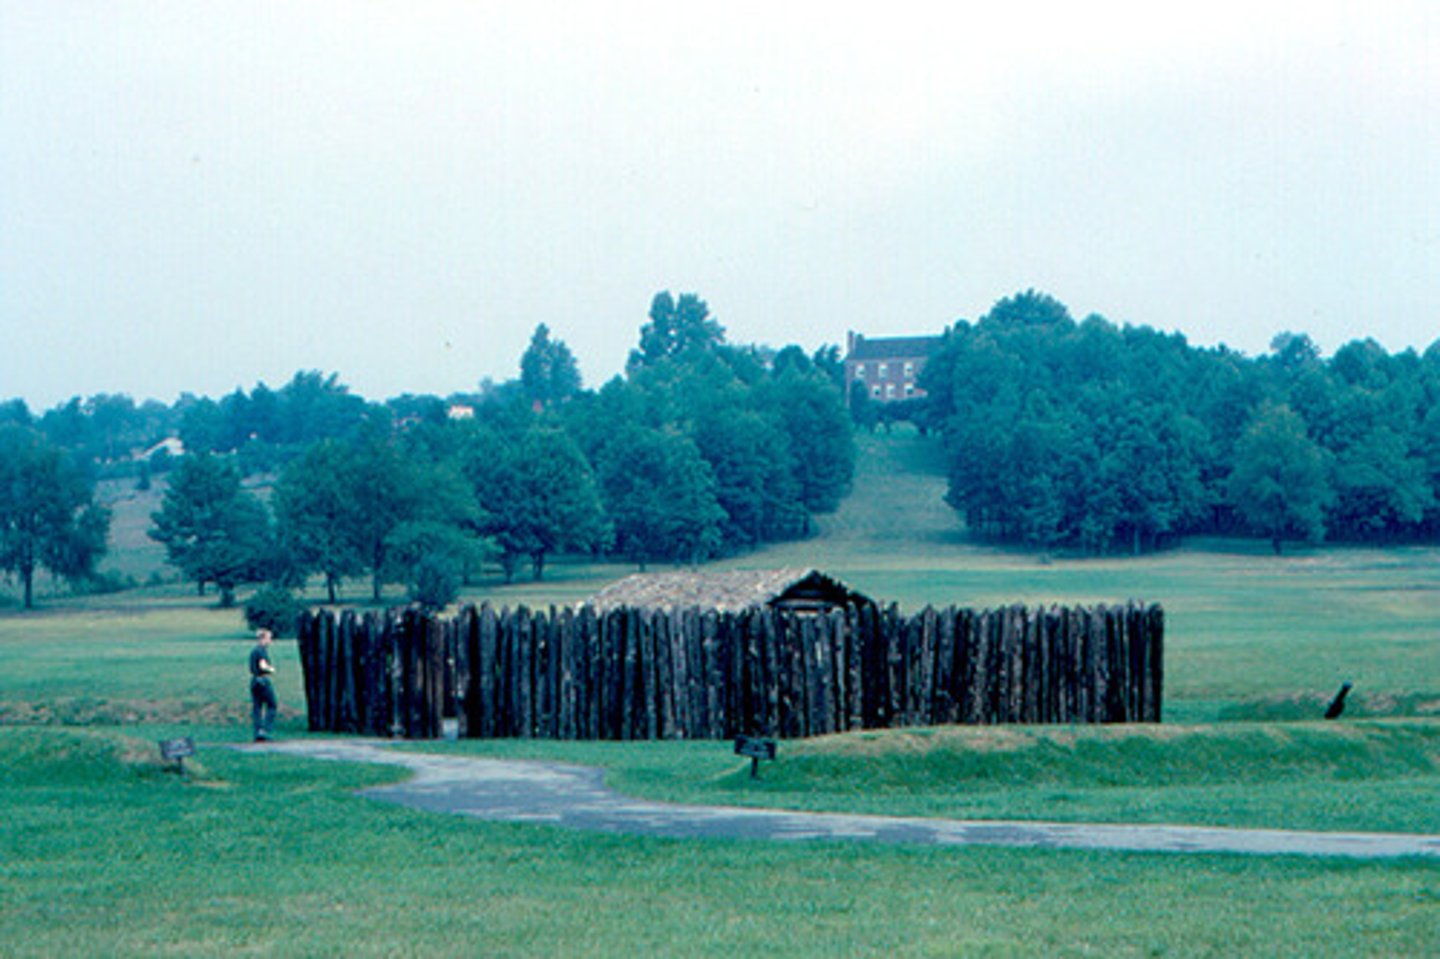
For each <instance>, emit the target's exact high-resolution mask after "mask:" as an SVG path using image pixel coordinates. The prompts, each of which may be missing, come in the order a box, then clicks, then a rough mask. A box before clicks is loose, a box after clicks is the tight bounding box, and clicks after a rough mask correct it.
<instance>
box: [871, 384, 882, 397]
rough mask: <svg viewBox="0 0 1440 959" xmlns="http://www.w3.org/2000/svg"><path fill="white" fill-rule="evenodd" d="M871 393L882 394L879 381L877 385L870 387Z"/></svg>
mask: <svg viewBox="0 0 1440 959" xmlns="http://www.w3.org/2000/svg"><path fill="white" fill-rule="evenodd" d="M870 395H871V396H876V397H878V396H879V395H880V386H879V384H878V383H877V384H876V385H875V386H872V387H870Z"/></svg>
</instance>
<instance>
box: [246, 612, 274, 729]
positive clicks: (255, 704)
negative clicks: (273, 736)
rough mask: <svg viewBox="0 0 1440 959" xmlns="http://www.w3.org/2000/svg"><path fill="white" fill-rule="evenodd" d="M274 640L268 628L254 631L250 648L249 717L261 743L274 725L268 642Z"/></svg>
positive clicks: (272, 668)
mask: <svg viewBox="0 0 1440 959" xmlns="http://www.w3.org/2000/svg"><path fill="white" fill-rule="evenodd" d="M274 641H275V637H274V635H273V634H272V633H271V632H270V630H268V629H261V630H258V631H256V633H255V648H254V649H252V650H250V706H251V710H250V717H251V720H252V723H253V725H254V727H255V741H256V742H257V743H262V742H265V741H267V740H269V738H270V732H271V730H272V729H274V727H275V710H276V708H277V707H278V705H279V704H278V702H277V701H276V699H275V686H274V684H273V683H272V682H271V680H270V677H271V676H273V675H274V674H275V664H274V662H273V661H272V660H271V659H270V644H271V643H272V642H274Z"/></svg>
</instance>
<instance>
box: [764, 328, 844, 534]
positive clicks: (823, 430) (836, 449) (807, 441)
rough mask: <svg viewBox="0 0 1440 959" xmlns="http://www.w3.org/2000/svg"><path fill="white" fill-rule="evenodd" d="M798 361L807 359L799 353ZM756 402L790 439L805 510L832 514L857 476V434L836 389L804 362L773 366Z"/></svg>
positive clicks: (793, 461)
mask: <svg viewBox="0 0 1440 959" xmlns="http://www.w3.org/2000/svg"><path fill="white" fill-rule="evenodd" d="M797 353H798V351H797ZM781 355H784V353H783V351H782V354H781ZM799 358H800V360H802V361H805V356H804V354H803V353H799ZM757 399H758V400H759V402H760V403H761V404H762V408H764V409H765V410H766V411H767V412H768V413H769V414H770V416H771V418H772V419H773V420H774V421H775V422H777V423H778V424H779V425H780V428H781V429H782V430H783V431H784V432H785V434H786V437H787V438H788V439H789V447H790V456H791V461H790V462H791V469H792V472H793V475H794V477H795V481H796V482H797V483H798V484H799V487H800V501H801V503H802V504H803V505H804V507H805V509H806V510H808V511H809V512H811V513H829V512H833V511H834V510H835V509H836V508H837V507H838V506H839V505H840V501H841V500H842V499H844V498H845V495H846V494H847V493H849V492H850V483H851V480H852V479H853V478H854V476H855V435H854V431H853V430H852V429H851V425H850V421H849V418H848V417H847V416H846V413H845V404H844V402H843V401H842V399H841V393H840V391H839V390H838V389H837V388H836V387H835V385H834V383H833V382H832V381H831V380H830V378H829V377H827V376H826V375H825V374H824V373H821V372H819V371H817V370H816V369H814V367H813V366H811V365H809V363H808V361H805V363H804V365H800V364H794V365H791V366H788V367H786V368H785V369H783V370H779V369H778V364H777V372H776V374H775V375H773V376H772V377H770V379H769V380H768V381H766V383H765V384H764V386H763V388H762V389H761V390H759V391H758V396H757Z"/></svg>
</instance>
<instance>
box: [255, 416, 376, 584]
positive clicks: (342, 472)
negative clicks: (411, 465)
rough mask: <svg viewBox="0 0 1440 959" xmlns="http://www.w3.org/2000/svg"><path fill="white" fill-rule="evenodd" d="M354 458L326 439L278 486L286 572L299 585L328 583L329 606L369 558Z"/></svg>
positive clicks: (345, 447) (345, 446)
mask: <svg viewBox="0 0 1440 959" xmlns="http://www.w3.org/2000/svg"><path fill="white" fill-rule="evenodd" d="M356 500H357V490H356V457H355V453H354V450H353V449H352V447H351V446H350V445H349V444H347V443H342V442H339V441H336V440H324V441H322V442H320V443H317V444H315V445H314V446H312V447H311V448H310V449H309V450H308V451H307V452H306V453H305V455H304V456H302V457H301V458H300V459H298V460H295V461H294V462H292V463H291V464H290V466H289V467H288V468H287V469H286V470H285V473H284V475H282V476H281V477H280V481H279V483H277V484H276V487H275V499H274V508H275V521H276V527H277V533H278V536H279V541H280V546H281V553H282V555H283V557H284V560H285V564H286V567H287V572H288V573H289V574H290V576H291V577H293V578H294V579H297V580H299V581H301V582H303V581H304V579H305V578H306V577H308V576H309V575H310V574H312V573H319V574H321V575H323V576H324V578H325V590H326V594H327V596H328V598H329V601H330V602H331V603H334V602H336V601H337V600H338V599H339V590H340V584H341V583H342V582H343V581H344V580H345V579H346V578H348V577H351V576H358V575H360V574H361V573H363V572H364V571H365V569H366V568H367V565H368V564H367V560H368V559H370V557H369V555H368V554H367V552H366V549H367V546H369V545H370V544H368V543H367V542H366V541H365V540H364V539H363V537H362V535H361V531H362V529H363V528H364V527H363V524H361V523H360V522H358V518H359V515H360V507H359V506H358V505H357V502H356Z"/></svg>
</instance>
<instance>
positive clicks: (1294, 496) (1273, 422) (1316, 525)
mask: <svg viewBox="0 0 1440 959" xmlns="http://www.w3.org/2000/svg"><path fill="white" fill-rule="evenodd" d="M1229 493H1230V498H1231V500H1232V501H1233V502H1234V504H1235V506H1236V508H1237V509H1238V510H1239V512H1240V515H1241V516H1243V517H1244V518H1245V520H1246V522H1248V523H1249V524H1250V526H1251V527H1252V528H1254V529H1255V530H1256V531H1257V532H1260V533H1263V534H1265V535H1267V536H1269V537H1270V542H1271V545H1272V546H1273V547H1274V550H1275V553H1276V555H1279V554H1280V550H1281V542H1282V540H1284V539H1285V538H1287V537H1290V536H1294V535H1299V536H1303V537H1305V538H1306V539H1310V540H1319V539H1321V538H1322V537H1323V536H1324V533H1325V521H1324V517H1325V507H1326V506H1327V505H1328V503H1329V501H1330V498H1331V492H1330V485H1329V481H1328V480H1327V479H1326V476H1325V457H1324V453H1323V451H1322V450H1321V449H1320V447H1319V446H1317V445H1316V444H1315V442H1314V441H1313V440H1311V439H1310V438H1309V436H1307V435H1306V433H1305V424H1304V423H1303V422H1302V421H1301V419H1300V417H1299V416H1298V415H1296V413H1295V412H1294V411H1293V410H1292V409H1290V407H1288V406H1284V405H1277V404H1273V403H1266V404H1264V405H1262V406H1261V407H1260V409H1259V411H1258V412H1257V413H1256V414H1255V418H1254V419H1253V420H1252V421H1251V423H1250V426H1249V427H1248V428H1246V430H1245V432H1244V434H1243V435H1242V436H1241V437H1240V440H1239V442H1238V443H1236V446H1235V470H1234V472H1233V473H1232V474H1231V475H1230V482H1229Z"/></svg>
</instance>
